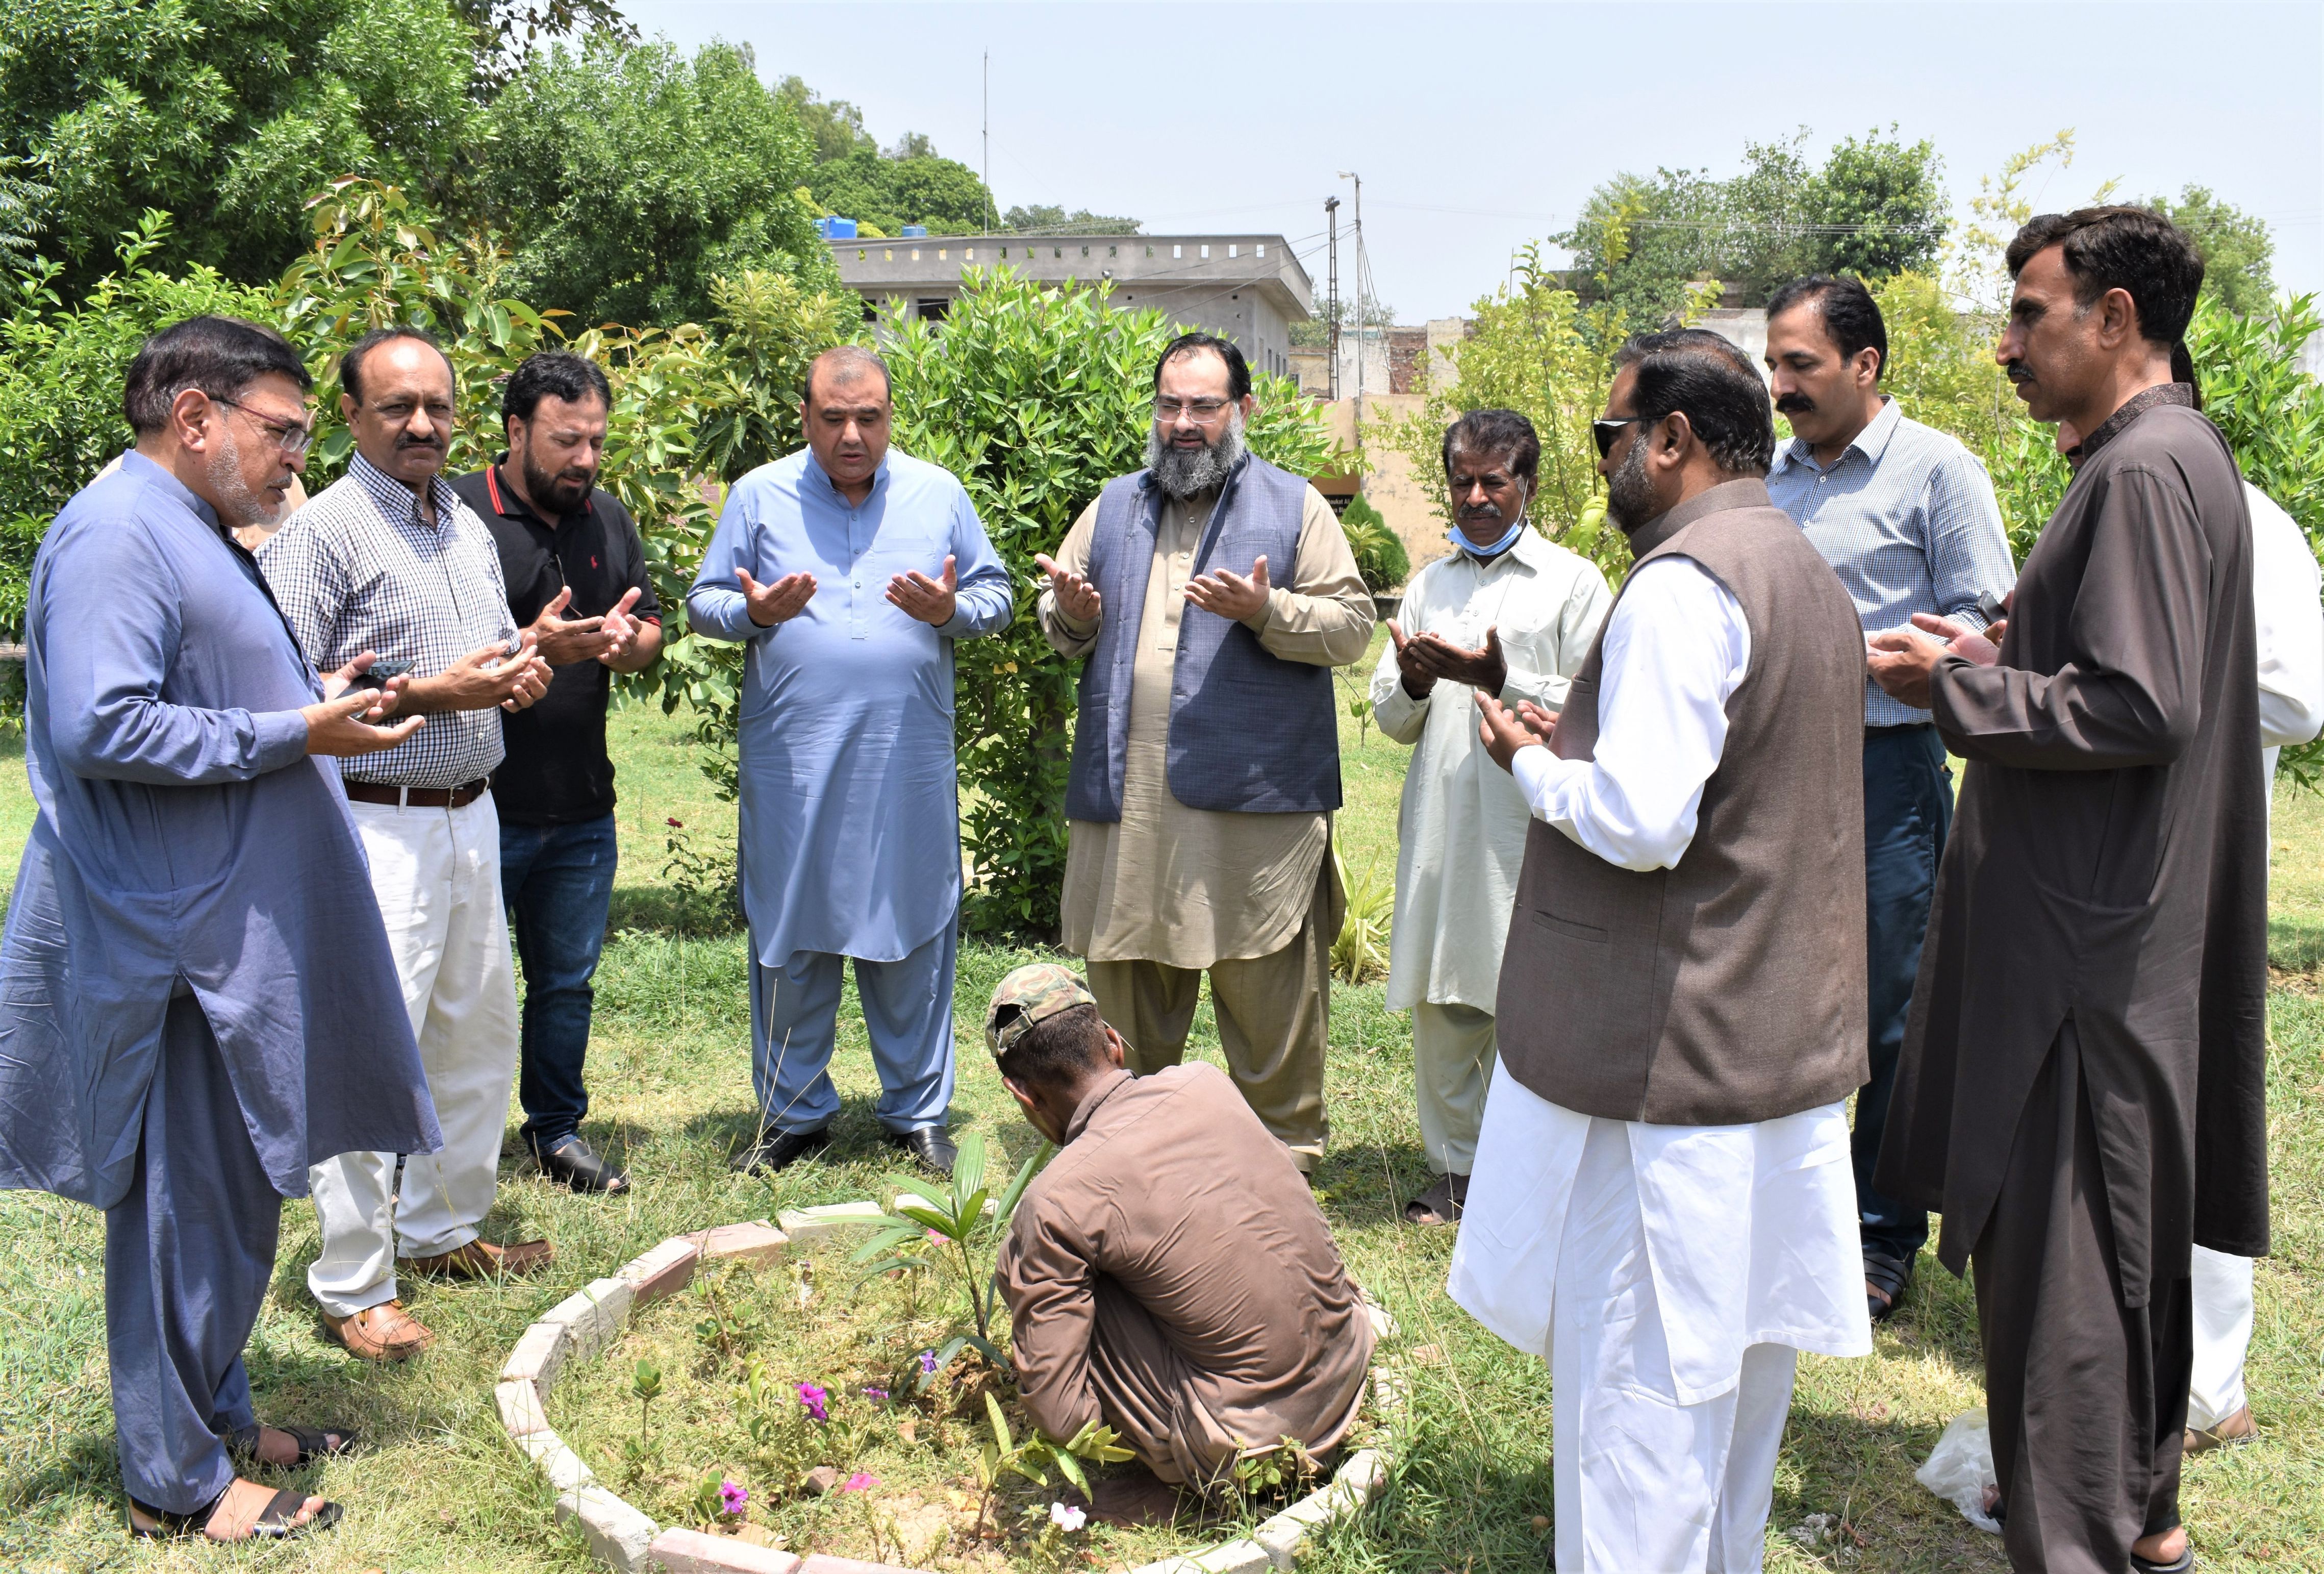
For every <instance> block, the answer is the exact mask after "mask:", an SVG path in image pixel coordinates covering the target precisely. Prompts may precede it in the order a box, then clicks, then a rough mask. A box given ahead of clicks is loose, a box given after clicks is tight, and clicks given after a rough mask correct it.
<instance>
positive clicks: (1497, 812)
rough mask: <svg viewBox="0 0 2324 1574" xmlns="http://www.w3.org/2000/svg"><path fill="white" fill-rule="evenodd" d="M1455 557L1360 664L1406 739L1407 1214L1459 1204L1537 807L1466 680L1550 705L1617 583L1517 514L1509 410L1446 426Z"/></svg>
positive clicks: (1472, 1158) (1382, 718)
mask: <svg viewBox="0 0 2324 1574" xmlns="http://www.w3.org/2000/svg"><path fill="white" fill-rule="evenodd" d="M1443 453H1444V475H1445V480H1446V483H1447V485H1448V486H1449V487H1450V489H1451V492H1452V515H1453V522H1454V523H1453V529H1452V547H1453V551H1452V555H1451V556H1449V557H1443V558H1439V559H1437V560H1435V561H1434V562H1433V563H1430V564H1428V565H1427V566H1426V567H1425V568H1423V569H1421V570H1420V571H1419V572H1418V573H1417V574H1415V575H1414V576H1413V577H1412V582H1411V583H1410V584H1408V585H1406V587H1405V591H1404V606H1403V608H1402V610H1401V612H1400V613H1399V615H1398V617H1397V622H1395V623H1392V624H1390V625H1388V633H1389V634H1391V635H1392V636H1393V637H1394V640H1395V643H1394V644H1393V645H1392V646H1390V648H1388V650H1385V651H1383V652H1381V653H1380V662H1379V670H1378V671H1375V672H1374V673H1373V674H1372V690H1371V704H1372V718H1373V719H1374V720H1375V721H1377V722H1378V723H1379V729H1380V731H1381V732H1383V733H1385V734H1386V735H1387V736H1389V737H1390V738H1393V739H1394V740H1395V741H1397V743H1400V744H1412V745H1417V746H1416V747H1415V748H1414V750H1413V755H1412V764H1411V766H1410V768H1409V769H1408V770H1406V772H1405V776H1404V804H1403V808H1402V810H1400V811H1399V812H1398V814H1397V828H1396V829H1397V863H1396V913H1397V921H1396V927H1395V931H1394V933H1393V935H1392V937H1391V939H1390V940H1389V944H1388V1009H1389V1010H1390V1011H1409V1012H1411V1013H1412V1079H1413V1088H1414V1092H1415V1093H1416V1096H1417V1097H1418V1100H1419V1105H1420V1140H1421V1146H1422V1148H1423V1150H1424V1152H1425V1157H1426V1159H1427V1162H1428V1168H1429V1170H1430V1171H1431V1172H1432V1173H1434V1175H1435V1177H1436V1180H1435V1183H1434V1185H1433V1186H1431V1187H1430V1188H1429V1189H1428V1190H1426V1191H1425V1192H1423V1193H1421V1194H1420V1195H1419V1196H1418V1197H1416V1198H1414V1199H1412V1200H1411V1201H1410V1202H1407V1203H1406V1204H1405V1208H1404V1217H1405V1218H1406V1219H1407V1220H1409V1221H1410V1222H1411V1223H1414V1224H1417V1225H1445V1224H1451V1223H1452V1222H1453V1221H1454V1220H1455V1219H1457V1218H1460V1216H1461V1206H1462V1202H1463V1201H1464V1200H1465V1199H1466V1198H1467V1196H1468V1192H1469V1172H1470V1171H1471V1170H1472V1169H1474V1168H1475V1167H1476V1160H1477V1126H1478V1123H1479V1122H1480V1121H1481V1120H1482V1119H1483V1118H1484V1115H1485V1088H1486V1084H1487V1083H1488V1082H1489V1080H1490V1079H1491V1077H1492V1070H1493V1057H1494V1050H1493V995H1494V992H1495V991H1496V990H1498V989H1499V987H1500V978H1501V948H1502V946H1503V945H1504V944H1505V943H1506V942H1507V940H1508V932H1509V903H1510V901H1511V899H1512V898H1513V897H1514V896H1515V895H1516V893H1517V870H1518V868H1519V866H1521V865H1522V864H1523V863H1524V861H1525V838H1526V823H1527V821H1528V819H1530V818H1531V811H1530V810H1528V809H1527V808H1526V800H1525V794H1524V793H1523V792H1519V791H1518V790H1517V783H1516V782H1514V781H1512V780H1511V779H1510V777H1509V773H1508V772H1506V771H1504V770H1501V769H1500V768H1499V767H1498V766H1496V765H1495V764H1493V762H1492V757H1491V756H1490V755H1488V754H1487V753H1486V752H1485V747H1484V745H1483V744H1482V743H1481V742H1480V740H1479V738H1478V736H1477V712H1476V708H1475V707H1474V706H1473V705H1471V703H1470V699H1469V696H1470V693H1471V691H1472V690H1476V691H1481V692H1483V693H1487V694H1491V695H1495V696H1497V697H1499V699H1500V701H1501V703H1502V704H1504V705H1511V706H1514V705H1518V704H1521V703H1524V702H1525V701H1527V700H1530V701H1532V702H1533V703H1534V704H1535V705H1537V706H1539V707H1540V708H1542V709H1544V710H1546V711H1550V712H1555V711H1556V710H1558V709H1559V708H1562V707H1563V705H1564V704H1565V688H1566V683H1567V681H1568V680H1569V679H1571V678H1572V675H1573V672H1574V669H1576V668H1577V667H1579V666H1581V665H1582V657H1583V656H1584V655H1585V654H1587V653H1589V650H1590V643H1591V641H1592V640H1594V639H1596V638H1597V637H1598V625H1599V624H1600V623H1601V622H1603V621H1604V620H1605V616H1606V608H1607V607H1608V606H1609V605H1611V604H1612V602H1613V599H1614V593H1613V592H1612V591H1611V590H1609V589H1608V588H1606V577H1605V576H1604V575H1603V574H1601V573H1600V572H1599V571H1598V567H1597V565H1596V564H1594V563H1592V562H1591V561H1590V560H1588V559H1587V558H1584V557H1582V556H1580V555H1578V554H1576V553H1574V552H1571V551H1567V550H1566V549H1565V548H1563V547H1562V546H1558V545H1556V544H1555V543H1554V542H1551V541H1549V540H1548V539H1547V538H1545V537H1544V536H1542V535H1539V534H1537V533H1536V532H1534V531H1532V530H1531V529H1528V528H1527V527H1526V517H1525V511H1526V504H1527V503H1529V502H1530V501H1532V498H1533V494H1534V489H1535V486H1536V485H1537V477H1538V476H1539V473H1540V468H1541V439H1540V438H1539V436H1538V435H1536V434H1535V431H1534V429H1533V423H1532V422H1531V421H1527V420H1526V418H1525V417H1524V416H1522V415H1519V414H1517V412H1515V411H1512V410H1472V411H1471V412H1469V413H1467V414H1466V415H1463V416H1462V417H1461V419H1460V420H1458V421H1454V422H1453V423H1452V425H1451V426H1449V427H1447V428H1446V429H1445V431H1444V445H1443Z"/></svg>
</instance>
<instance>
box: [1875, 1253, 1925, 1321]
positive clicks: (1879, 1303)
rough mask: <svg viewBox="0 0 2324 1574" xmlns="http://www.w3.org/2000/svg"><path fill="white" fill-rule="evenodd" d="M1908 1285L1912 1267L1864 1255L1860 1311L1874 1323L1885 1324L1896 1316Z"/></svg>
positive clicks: (1882, 1257)
mask: <svg viewBox="0 0 2324 1574" xmlns="http://www.w3.org/2000/svg"><path fill="white" fill-rule="evenodd" d="M1912 1282H1913V1264H1910V1263H1900V1262H1898V1261H1897V1260H1896V1259H1895V1258H1894V1257H1891V1256H1889V1255H1886V1253H1883V1252H1867V1253H1865V1254H1864V1286H1865V1288H1864V1310H1866V1311H1867V1312H1869V1313H1870V1314H1871V1317H1872V1320H1873V1321H1874V1322H1886V1321H1887V1320H1888V1319H1890V1318H1892V1317H1894V1316H1895V1315H1896V1309H1897V1308H1898V1307H1900V1306H1902V1305H1903V1304H1904V1292H1905V1290H1906V1289H1907V1288H1908V1287H1909V1286H1910V1285H1911V1284H1912ZM1884 1296H1885V1297H1886V1299H1885V1300H1884V1299H1882V1298H1883V1297H1884Z"/></svg>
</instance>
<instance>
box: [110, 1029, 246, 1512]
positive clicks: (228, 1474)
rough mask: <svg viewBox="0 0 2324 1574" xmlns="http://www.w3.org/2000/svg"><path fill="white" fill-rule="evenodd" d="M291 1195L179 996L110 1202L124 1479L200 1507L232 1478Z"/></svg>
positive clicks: (166, 1499)
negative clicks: (133, 1159) (231, 1441)
mask: <svg viewBox="0 0 2324 1574" xmlns="http://www.w3.org/2000/svg"><path fill="white" fill-rule="evenodd" d="M281 1213H282V1199H281V1196H280V1195H278V1194H277V1193H276V1191H275V1190H274V1187H273V1184H272V1182H271V1181H269V1180H267V1178H266V1171H265V1170H264V1169H263V1167H262V1166H261V1165H260V1163H259V1162H258V1149H257V1147H256V1146H255V1145H254V1143H252V1142H251V1139H250V1131H249V1128H248V1127H247V1126H245V1125H244V1124H243V1115H242V1106H241V1104H240V1103H239V1102H238V1101H237V1100H236V1099H235V1096H234V1088H233V1086H232V1085H231V1084H230V1083H229V1082H228V1081H227V1079H226V1061H225V1060H224V1059H223V1058H222V1057H221V1056H220V1055H219V1053H218V1047H217V1040H216V1039H215V1038H213V1037H211V1035H210V1025H209V1022H208V1019H207V1018H205V1017H204V1016H203V1015H202V1010H201V1007H200V1006H199V1005H198V1004H196V1002H195V1000H194V997H193V996H192V995H179V996H178V997H177V998H175V999H173V1000H171V1002H170V1012H169V1017H168V1020H167V1022H166V1023H165V1024H164V1026H163V1028H162V1030H161V1057H160V1060H159V1061H158V1063H157V1064H156V1065H155V1067H154V1069H153V1086H152V1091H151V1092H149V1093H148V1094H147V1095H146V1097H145V1125H144V1130H143V1134H142V1136H141V1138H140V1141H139V1144H138V1153H137V1166H136V1170H135V1171H134V1174H132V1176H131V1177H130V1181H129V1191H128V1194H127V1195H126V1196H124V1198H122V1199H121V1200H120V1201H119V1202H117V1203H115V1205H114V1206H113V1207H111V1208H107V1209H106V1212H105V1345H106V1358H107V1361H108V1363H109V1365H110V1366H111V1368H112V1375H113V1428H114V1439H115V1446H116V1447H117V1448H118V1449H119V1450H120V1455H121V1483H122V1486H124V1488H126V1489H127V1491H128V1493H129V1495H130V1496H132V1497H134V1498H135V1499H136V1500H137V1501H138V1502H139V1503H142V1504H143V1505H146V1506H147V1507H149V1508H159V1509H166V1510H167V1511H169V1512H170V1513H171V1514H191V1513H193V1512H194V1511H195V1510H197V1509H198V1508H201V1507H203V1506H204V1505H207V1504H208V1503H209V1502H210V1500H211V1499H213V1498H215V1497H216V1496H217V1495H218V1494H220V1493H221V1492H224V1491H225V1490H226V1487H227V1486H229V1485H230V1484H231V1483H232V1482H233V1480H234V1465H233V1462H232V1461H231V1460H230V1459H229V1458H227V1457H226V1445H225V1444H224V1443H223V1442H221V1441H220V1438H221V1437H222V1436H223V1435H224V1434H225V1433H226V1432H229V1431H233V1430H237V1429H239V1428H242V1427H246V1426H250V1425H253V1424H254V1423H255V1422H256V1421H257V1419H258V1418H257V1415H256V1413H255V1412H254V1411H253V1410H252V1409H251V1403H250V1379H249V1377H248V1376H246V1375H244V1372H243V1368H242V1347H243V1346H244V1345H245V1344H247V1343H248V1342H249V1340H250V1330H251V1329H252V1328H254V1326H256V1324H257V1322H258V1310H259V1306H260V1304H261V1303H262V1302H263V1301H264V1300H265V1298H266V1286H267V1283H268V1282H269V1281H270V1280H271V1279H272V1277H273V1273H274V1245H275V1241H276V1238H277V1236H279V1234H280V1233H281Z"/></svg>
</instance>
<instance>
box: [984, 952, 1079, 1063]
mask: <svg viewBox="0 0 2324 1574" xmlns="http://www.w3.org/2000/svg"><path fill="white" fill-rule="evenodd" d="M1096 1004H1097V997H1096V996H1095V995H1092V994H1091V993H1090V992H1089V990H1088V988H1087V987H1086V986H1084V984H1083V983H1082V981H1081V980H1080V979H1079V978H1078V977H1074V972H1073V969H1072V968H1063V967H1060V966H1058V965H1057V964H1056V963H1055V962H1034V963H1032V964H1030V965H1028V966H1027V967H1023V968H1018V969H1017V970H1016V971H1014V972H1012V973H1010V975H1009V977H1006V978H1003V979H1002V980H1001V986H1000V987H999V988H997V989H995V990H993V992H992V1003H991V1005H987V1006H986V1007H985V1008H984V1047H985V1048H986V1049H988V1050H991V1051H992V1058H993V1059H994V1060H999V1059H1000V1058H1001V1056H1003V1055H1005V1054H1007V1053H1008V1052H1009V1051H1010V1050H1012V1049H1014V1048H1015V1047H1016V1045H1017V1041H1018V1040H1019V1039H1021V1038H1023V1037H1024V1036H1025V1034H1026V1033H1027V1032H1029V1031H1030V1030H1031V1029H1032V1026H1033V1024H1034V1023H1037V1022H1047V1020H1048V1019H1049V1018H1051V1017H1053V1016H1055V1015H1056V1014H1058V1013H1059V1012H1061V1011H1071V1010H1072V1009H1073V1008H1074V1006H1076V1005H1096Z"/></svg>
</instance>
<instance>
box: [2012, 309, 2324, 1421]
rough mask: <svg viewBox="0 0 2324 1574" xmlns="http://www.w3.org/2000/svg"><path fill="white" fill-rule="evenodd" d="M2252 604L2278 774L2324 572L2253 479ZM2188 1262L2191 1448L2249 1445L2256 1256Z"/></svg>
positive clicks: (2180, 371)
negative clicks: (2247, 1370)
mask: <svg viewBox="0 0 2324 1574" xmlns="http://www.w3.org/2000/svg"><path fill="white" fill-rule="evenodd" d="M2171 375H2172V377H2173V378H2174V379H2175V380H2177V381H2179V382H2181V383H2184V384H2187V385H2188V386H2189V387H2190V388H2196V390H2197V391H2196V394H2195V408H2196V409H2198V410H2200V409H2201V408H2202V407H2203V395H2202V392H2201V390H2200V388H2199V387H2198V386H2197V384H2196V382H2195V366H2194V361H2193V359H2192V358H2191V357H2190V356H2189V355H2188V354H2187V349H2186V347H2185V346H2184V345H2181V346H2180V347H2178V348H2176V349H2174V350H2173V351H2172V357H2171ZM2081 444H2082V439H2081V434H2080V432H2078V431H2075V430H2074V428H2073V427H2072V425H2071V424H2070V423H2069V422H2066V421H2060V422H2059V423H2058V451H2059V452H2061V453H2062V454H2064V455H2065V456H2066V462H2067V463H2068V464H2070V465H2073V466H2075V467H2076V468H2080V463H2081V454H2082V447H2081ZM2244 501H2245V502H2246V503H2247V504H2249V505H2250V506H2251V526H2252V610H2253V612H2254V613H2255V615H2256V622H2257V630H2256V632H2257V634H2258V636H2259V641H2258V643H2259V741H2260V743H2261V744H2262V745H2264V747H2263V749H2262V755H2261V757H2262V758H2264V760H2265V761H2266V762H2267V765H2266V768H2265V770H2264V773H2263V774H2264V777H2265V779H2266V780H2267V781H2268V782H2271V783H2272V782H2274V780H2275V761H2276V756H2277V755H2279V754H2281V753H2282V749H2283V745H2286V744H2304V743H2306V742H2307V741H2308V740H2309V739H2310V738H2312V737H2314V736H2316V735H2317V733H2318V732H2319V731H2324V570H2319V569H2318V567H2317V563H2316V553H2315V552H2314V551H2313V550H2312V549H2310V546H2309V544H2308V537H2307V536H2306V535H2305V534H2303V533H2302V532H2301V528H2300V525H2299V523H2297V522H2296V521H2295V520H2293V518H2292V515H2290V514H2286V513H2285V512H2284V511H2283V510H2282V508H2281V507H2279V506H2277V505H2276V502H2275V500H2274V499H2273V498H2272V497H2270V496H2269V495H2267V494H2266V493H2264V492H2263V491H2261V490H2260V489H2259V488H2258V487H2256V486H2253V485H2252V484H2251V483H2250V482H2249V481H2246V482H2245V483H2244ZM2190 1268H2191V1269H2192V1273H2190V1289H2191V1295H2190V1299H2191V1300H2192V1301H2193V1303H2194V1323H2195V1360H2194V1366H2193V1367H2192V1370H2191V1373H2190V1378H2189V1382H2188V1388H2187V1435H2186V1438H2185V1447H2186V1451H2187V1452H2188V1453H2190V1454H2199V1453H2203V1452H2204V1451H2206V1450H2207V1449H2217V1448H2224V1447H2231V1446H2234V1445H2236V1444H2239V1443H2247V1442H2250V1441H2251V1440H2253V1439H2254V1438H2255V1437H2257V1436H2258V1435H2259V1429H2258V1428H2257V1426H2255V1424H2254V1423H2253V1421H2252V1412H2251V1399H2250V1397H2249V1396H2248V1395H2247V1394H2246V1393H2245V1392H2244V1357H2245V1356H2246V1355H2247V1354H2248V1353H2249V1352H2250V1350H2251V1337H2252V1312H2253V1307H2252V1259H2250V1258H2249V1257H2236V1256H2230V1255H2228V1254H2227V1253H2226V1252H2215V1251H2213V1250H2211V1248H2210V1247H2209V1246H2204V1245H2198V1246H2196V1247H2195V1248H2194V1255H2193V1257H2192V1259H2191V1260H2190Z"/></svg>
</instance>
